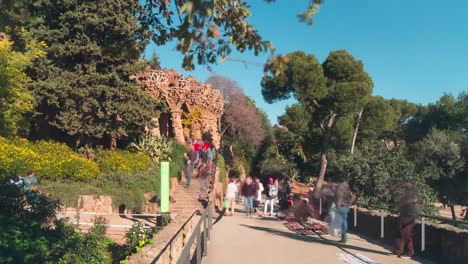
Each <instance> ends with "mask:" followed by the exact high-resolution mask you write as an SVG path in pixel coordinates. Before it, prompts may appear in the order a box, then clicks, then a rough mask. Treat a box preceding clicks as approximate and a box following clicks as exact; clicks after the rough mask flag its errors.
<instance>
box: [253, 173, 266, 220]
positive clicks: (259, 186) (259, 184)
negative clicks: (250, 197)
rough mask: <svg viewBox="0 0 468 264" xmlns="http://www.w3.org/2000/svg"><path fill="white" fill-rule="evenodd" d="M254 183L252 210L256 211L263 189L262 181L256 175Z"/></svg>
mask: <svg viewBox="0 0 468 264" xmlns="http://www.w3.org/2000/svg"><path fill="white" fill-rule="evenodd" d="M255 185H256V188H257V195H256V196H255V198H254V212H257V211H258V207H259V206H260V203H261V202H262V193H263V191H264V190H265V188H264V187H263V183H262V182H261V181H260V178H258V177H256V178H255Z"/></svg>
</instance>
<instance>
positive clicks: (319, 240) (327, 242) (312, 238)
mask: <svg viewBox="0 0 468 264" xmlns="http://www.w3.org/2000/svg"><path fill="white" fill-rule="evenodd" d="M241 226H244V227H248V228H250V229H254V230H257V231H263V232H267V233H272V234H275V235H279V236H284V237H287V238H291V239H296V240H301V241H305V242H315V243H320V244H324V245H329V246H335V247H337V248H339V249H340V250H342V251H344V252H346V253H348V254H351V255H353V256H354V257H356V258H359V257H358V256H356V255H355V254H353V253H352V252H350V251H349V250H357V251H361V252H368V253H374V254H380V255H385V256H388V255H389V254H390V253H389V252H385V251H379V250H374V249H369V248H363V247H358V246H353V245H347V244H342V243H339V242H336V241H333V240H329V239H326V238H324V237H322V236H320V237H315V236H304V235H299V234H295V233H291V232H286V231H281V230H278V229H274V228H268V227H259V226H250V225H241Z"/></svg>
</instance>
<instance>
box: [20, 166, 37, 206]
mask: <svg viewBox="0 0 468 264" xmlns="http://www.w3.org/2000/svg"><path fill="white" fill-rule="evenodd" d="M23 188H24V192H25V194H26V197H27V198H28V202H29V203H30V204H33V203H34V202H35V201H36V196H37V178H36V176H35V173H34V171H28V173H27V176H26V177H24V178H23Z"/></svg>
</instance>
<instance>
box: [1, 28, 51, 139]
mask: <svg viewBox="0 0 468 264" xmlns="http://www.w3.org/2000/svg"><path fill="white" fill-rule="evenodd" d="M28 35H29V34H28V32H26V31H23V32H22V36H23V37H24V38H27V37H28ZM13 45H14V43H13V42H12V41H10V40H9V39H8V37H7V36H6V35H5V34H3V33H0V135H1V136H11V135H15V134H16V133H17V131H18V129H20V128H26V129H27V126H26V127H25V126H24V123H23V124H21V121H23V120H24V119H25V114H26V113H28V112H31V111H32V110H33V103H34V101H33V97H32V95H31V93H30V92H29V91H28V90H27V88H26V85H27V83H28V82H29V81H30V79H29V78H28V76H27V75H26V73H25V69H26V67H27V66H28V65H30V64H32V62H33V61H34V60H35V59H37V58H40V57H42V56H44V55H45V53H44V47H45V43H43V42H40V43H38V42H37V41H35V40H32V39H30V40H29V41H28V43H27V46H26V47H25V52H19V51H14V50H13Z"/></svg>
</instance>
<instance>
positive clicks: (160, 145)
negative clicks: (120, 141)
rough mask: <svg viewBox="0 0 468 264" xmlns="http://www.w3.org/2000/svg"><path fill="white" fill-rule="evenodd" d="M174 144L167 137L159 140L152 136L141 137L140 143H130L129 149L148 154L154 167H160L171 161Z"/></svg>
mask: <svg viewBox="0 0 468 264" xmlns="http://www.w3.org/2000/svg"><path fill="white" fill-rule="evenodd" d="M175 147H177V146H174V143H173V142H172V141H169V140H168V139H166V138H165V137H162V138H159V137H157V136H153V135H151V134H146V135H144V136H141V137H140V139H139V141H138V142H132V143H130V146H129V147H128V148H129V149H130V150H134V151H140V152H144V153H146V154H147V155H148V156H149V157H150V158H151V160H152V161H153V164H154V165H159V163H160V162H161V161H167V160H170V159H171V153H173V150H174V148H175Z"/></svg>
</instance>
